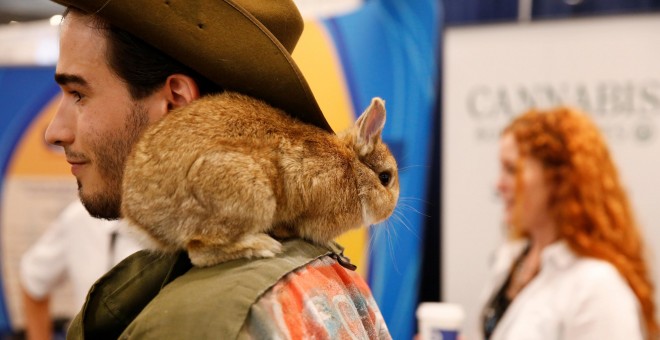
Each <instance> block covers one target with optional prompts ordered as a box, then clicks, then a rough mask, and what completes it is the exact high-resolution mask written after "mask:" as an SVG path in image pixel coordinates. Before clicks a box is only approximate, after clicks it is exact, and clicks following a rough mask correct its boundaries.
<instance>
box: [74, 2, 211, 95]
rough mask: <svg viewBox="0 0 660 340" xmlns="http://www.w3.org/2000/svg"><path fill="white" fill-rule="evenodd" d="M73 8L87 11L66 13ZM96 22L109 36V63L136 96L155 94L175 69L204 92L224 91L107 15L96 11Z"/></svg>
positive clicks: (175, 71)
mask: <svg viewBox="0 0 660 340" xmlns="http://www.w3.org/2000/svg"><path fill="white" fill-rule="evenodd" d="M71 11H76V12H80V13H83V12H81V11H80V10H78V9H76V8H73V7H69V8H67V9H66V10H65V11H64V14H63V17H66V15H67V14H68V13H69V12H71ZM92 23H93V25H94V27H95V28H98V29H100V30H102V31H103V32H104V34H105V36H106V37H107V50H106V60H107V62H108V65H109V66H110V68H111V69H112V70H113V71H114V72H115V74H116V75H117V76H118V77H119V78H120V79H122V80H123V81H124V82H126V84H127V86H128V90H129V92H130V94H131V97H133V99H136V100H138V99H143V98H145V97H147V96H149V95H151V94H152V93H154V92H155V91H156V90H158V89H159V88H160V87H161V86H163V84H164V83H165V80H167V77H169V76H170V75H172V74H175V73H179V74H185V75H187V76H189V77H191V78H192V79H193V80H194V81H195V83H197V87H198V88H199V92H200V95H201V96H203V95H207V94H212V93H219V92H222V91H223V88H222V87H221V86H220V85H218V84H216V83H214V82H213V81H211V80H209V79H208V78H206V77H204V76H202V75H201V74H199V73H198V72H196V71H194V70H192V69H191V68H189V67H187V66H185V65H183V64H182V63H180V62H178V61H176V60H174V59H173V58H172V57H170V56H169V55H167V54H165V53H163V52H161V51H160V50H158V49H156V48H154V47H152V46H151V45H149V44H147V43H145V42H144V41H142V40H141V39H139V38H138V37H136V36H134V35H133V34H131V33H129V32H127V31H125V30H122V29H120V28H118V27H116V26H114V25H112V24H111V23H109V22H107V21H106V20H104V19H103V18H101V17H99V16H97V15H94V16H93V20H92Z"/></svg>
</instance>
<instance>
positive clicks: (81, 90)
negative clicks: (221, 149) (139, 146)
mask: <svg viewBox="0 0 660 340" xmlns="http://www.w3.org/2000/svg"><path fill="white" fill-rule="evenodd" d="M105 51H106V37H105V35H104V33H103V31H101V30H99V29H97V28H95V27H94V25H93V23H92V22H91V20H90V18H89V17H86V16H83V15H81V14H79V13H76V12H70V13H69V14H68V15H67V17H66V18H65V20H64V21H63V23H62V28H61V39H60V57H59V60H58V63H57V69H56V71H55V78H56V81H57V82H58V83H59V85H60V87H61V89H62V101H61V104H60V108H59V110H58V111H57V114H56V116H55V118H53V121H51V123H50V125H49V126H48V129H47V130H46V140H47V141H48V142H49V143H51V144H54V145H58V146H62V147H63V148H64V151H65V153H66V157H67V161H68V162H69V163H70V164H71V172H72V173H73V175H74V176H76V179H77V181H78V192H79V195H80V198H81V200H82V202H83V204H84V205H85V207H86V208H87V210H88V211H89V213H90V214H91V215H92V216H95V217H101V218H106V219H116V218H118V217H119V208H120V205H121V180H122V175H123V172H124V163H125V161H126V157H127V156H128V154H129V152H130V151H131V148H132V147H133V144H134V143H135V142H136V140H137V138H138V137H139V135H140V133H141V132H142V130H143V129H144V128H145V127H146V126H147V125H148V124H149V123H150V122H152V121H155V120H156V119H158V118H160V117H161V116H162V115H163V114H164V113H163V112H161V111H159V110H158V108H159V106H158V105H154V100H153V99H150V97H147V98H146V99H143V100H139V101H136V100H133V99H132V98H131V96H130V94H129V91H128V88H127V85H126V84H125V83H124V82H122V80H120V79H119V78H118V77H117V76H116V75H115V74H114V73H113V71H112V70H111V69H110V67H109V66H108V64H107V62H106V57H105Z"/></svg>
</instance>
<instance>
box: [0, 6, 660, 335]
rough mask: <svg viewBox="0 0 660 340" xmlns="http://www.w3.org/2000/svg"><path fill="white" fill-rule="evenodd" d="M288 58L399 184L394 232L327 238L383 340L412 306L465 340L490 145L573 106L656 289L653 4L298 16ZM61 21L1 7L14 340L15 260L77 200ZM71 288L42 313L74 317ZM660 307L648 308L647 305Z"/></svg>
mask: <svg viewBox="0 0 660 340" xmlns="http://www.w3.org/2000/svg"><path fill="white" fill-rule="evenodd" d="M296 2H297V4H298V5H299V8H300V9H301V12H302V13H303V15H304V16H305V17H306V20H307V23H306V30H305V33H304V35H303V37H302V38H301V41H300V42H299V44H298V46H297V48H296V51H295V52H294V58H295V59H296V61H297V62H298V63H299V66H300V68H301V69H302V71H303V73H304V74H305V75H306V77H307V78H308V80H309V82H310V85H311V86H312V89H313V91H314V93H315V95H316V97H317V98H318V100H319V103H320V105H321V107H322V109H323V110H324V112H326V115H328V118H329V120H330V123H331V125H332V126H333V128H334V129H335V130H341V129H343V128H345V127H347V126H348V125H349V124H350V122H352V120H353V119H354V117H356V116H357V115H359V114H360V113H361V112H362V110H363V109H364V108H366V106H367V105H368V103H369V101H370V99H371V97H374V96H380V97H383V98H384V99H385V100H386V102H387V110H388V122H387V124H386V129H385V131H384V139H385V140H386V142H387V143H388V144H389V145H390V146H391V148H392V150H393V152H394V153H395V156H396V157H397V161H398V162H399V167H400V171H401V187H402V194H401V200H400V203H399V207H398V208H397V211H396V213H395V216H394V217H393V218H391V219H390V221H388V222H387V223H386V224H385V225H382V226H375V227H372V228H369V229H367V228H365V229H363V230H358V231H355V232H351V233H349V234H348V235H345V236H343V237H342V239H341V240H340V241H341V243H343V244H344V245H345V246H346V247H347V252H348V256H349V257H350V258H351V259H353V262H356V263H357V264H358V266H359V269H358V270H359V271H360V273H361V274H362V275H364V276H365V277H366V278H367V280H368V282H369V284H370V286H371V288H372V290H373V293H374V296H375V298H376V299H377V301H378V303H379V305H380V307H381V309H382V312H383V315H384V317H385V320H386V321H387V323H388V327H389V328H390V331H391V332H392V335H393V337H394V339H410V338H412V336H413V334H415V332H416V327H417V325H416V321H415V309H416V307H417V305H418V304H419V303H420V302H421V301H449V302H455V303H459V304H461V305H462V306H463V307H464V308H465V310H466V312H467V315H468V318H467V320H466V322H465V327H466V328H471V327H472V324H473V323H474V322H475V320H476V315H477V313H478V311H477V310H476V304H477V300H478V296H479V293H480V291H481V284H482V283H483V281H484V279H485V277H486V272H487V269H488V265H489V259H490V258H491V256H492V252H493V251H494V249H495V248H496V247H497V245H498V244H499V243H500V241H501V240H502V236H503V227H502V226H501V223H500V219H501V215H502V214H501V210H502V206H501V204H500V202H499V201H498V199H497V196H496V195H495V181H496V176H497V171H498V165H497V140H498V137H499V130H500V129H501V127H502V126H504V125H505V124H506V123H507V122H508V121H509V120H510V119H511V118H512V117H514V116H515V115H517V114H519V113H522V112H523V111H525V110H526V109H528V108H529V107H532V106H537V107H549V106H554V105H559V104H569V105H574V106H578V107H580V108H582V109H584V110H585V111H586V112H588V113H590V114H591V115H593V116H594V119H595V120H596V121H597V123H598V124H599V126H600V127H601V128H602V130H603V132H604V133H605V135H606V137H607V138H608V142H609V143H610V146H611V147H612V152H613V154H614V157H615V160H616V161H617V164H618V165H619V167H620V172H621V176H622V178H623V182H624V183H625V184H626V185H627V188H628V190H629V194H630V196H631V199H632V202H633V207H634V209H635V211H636V213H637V215H638V220H639V222H640V225H641V226H642V229H643V231H644V233H645V235H646V240H647V243H648V245H649V248H650V251H649V252H650V257H651V266H652V268H651V270H652V272H653V274H654V277H655V280H656V282H658V281H660V265H659V261H660V254H658V253H657V251H654V250H655V249H660V226H659V224H660V209H657V208H656V206H657V204H658V202H660V180H659V178H660V177H659V176H658V175H657V174H658V173H660V144H659V143H660V142H659V140H658V139H659V138H658V133H659V132H660V130H658V127H659V126H660V67H659V62H658V60H660V35H659V34H658V32H660V13H659V11H660V0H414V1H410V0H333V1H327V0H297V1H296ZM62 10H63V8H62V7H61V6H58V5H55V4H53V3H51V2H49V1H46V0H0V102H2V103H3V106H2V107H0V170H1V172H0V176H1V177H2V182H1V185H2V186H1V189H2V193H1V195H2V196H0V203H1V204H0V251H1V253H0V265H1V266H2V272H0V275H1V277H0V289H1V291H0V331H2V333H3V334H5V337H9V338H11V337H14V338H20V337H21V331H22V327H23V317H22V312H21V306H20V301H19V299H18V288H17V284H18V283H17V282H16V281H17V275H16V271H17V263H18V261H19V259H20V256H21V254H22V253H23V252H24V251H25V250H26V249H27V248H28V247H29V245H30V244H32V243H33V242H34V241H35V240H36V239H37V238H38V236H39V235H40V234H41V233H43V231H44V229H45V228H46V227H47V226H48V224H49V222H50V221H52V220H53V219H55V217H56V216H57V215H58V214H59V212H60V211H61V210H62V209H63V208H64V207H65V206H66V204H67V203H68V202H70V201H71V200H73V199H75V196H76V186H75V181H74V180H73V177H72V176H71V175H70V172H69V169H68V166H67V164H66V162H65V161H64V160H63V157H62V154H61V153H60V151H59V150H57V149H54V148H51V147H49V146H47V145H46V144H45V143H44V142H43V132H44V131H45V128H46V126H47V124H48V122H49V120H50V117H52V115H53V113H54V110H55V109H56V107H57V99H58V94H59V89H58V88H57V86H56V84H55V83H54V81H53V80H52V79H53V72H54V66H55V64H56V62H57V55H58V43H57V35H58V24H59V22H60V20H61V17H59V16H58V15H59V14H60V13H61V12H62ZM68 299H69V298H68V297H67V292H66V288H63V289H62V292H61V293H58V294H57V295H56V298H55V302H54V303H53V305H52V308H53V313H54V314H56V315H58V316H61V317H62V318H66V317H68V316H70V314H71V313H73V310H75V308H73V307H72V306H71V305H70V303H68ZM656 301H658V302H659V303H660V298H658V296H656Z"/></svg>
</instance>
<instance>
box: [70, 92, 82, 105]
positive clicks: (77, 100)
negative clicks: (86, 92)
mask: <svg viewBox="0 0 660 340" xmlns="http://www.w3.org/2000/svg"><path fill="white" fill-rule="evenodd" d="M69 94H71V95H72V96H73V98H75V99H76V103H77V102H79V101H81V100H82V95H81V94H80V92H78V91H69Z"/></svg>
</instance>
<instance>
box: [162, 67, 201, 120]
mask: <svg viewBox="0 0 660 340" xmlns="http://www.w3.org/2000/svg"><path fill="white" fill-rule="evenodd" d="M163 90H164V91H165V97H166V99H167V108H168V111H169V110H173V109H176V108H179V107H183V106H186V105H188V104H189V103H190V102H192V101H193V100H195V99H197V98H199V87H198V86H197V83H196V82H195V80H194V79H193V78H191V77H190V76H187V75H185V74H180V73H175V74H172V75H170V76H169V77H167V80H165V86H164V88H163Z"/></svg>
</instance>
